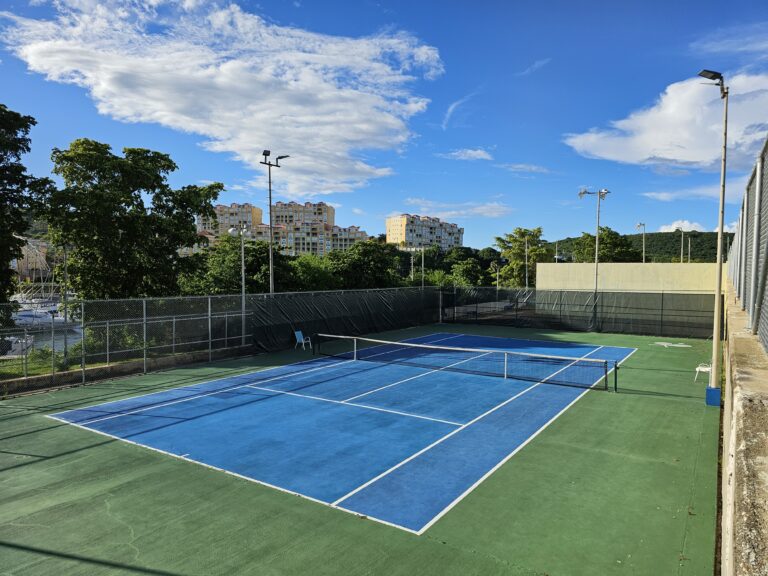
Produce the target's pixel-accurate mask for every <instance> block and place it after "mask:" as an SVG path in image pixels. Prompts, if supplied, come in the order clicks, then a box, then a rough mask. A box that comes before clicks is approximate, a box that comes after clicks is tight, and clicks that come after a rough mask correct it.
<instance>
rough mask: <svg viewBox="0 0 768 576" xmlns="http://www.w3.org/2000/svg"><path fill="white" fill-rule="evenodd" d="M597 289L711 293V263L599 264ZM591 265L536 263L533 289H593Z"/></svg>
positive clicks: (713, 270)
mask: <svg viewBox="0 0 768 576" xmlns="http://www.w3.org/2000/svg"><path fill="white" fill-rule="evenodd" d="M598 270H599V274H600V278H599V289H600V290H623V291H632V292H658V291H665V292H672V291H697V292H714V290H715V270H716V268H715V265H714V264H641V263H635V262H633V263H620V264H619V263H616V264H608V263H606V264H600V265H599V268H598ZM594 287H595V265H594V264H537V265H536V288H538V289H540V290H593V289H594Z"/></svg>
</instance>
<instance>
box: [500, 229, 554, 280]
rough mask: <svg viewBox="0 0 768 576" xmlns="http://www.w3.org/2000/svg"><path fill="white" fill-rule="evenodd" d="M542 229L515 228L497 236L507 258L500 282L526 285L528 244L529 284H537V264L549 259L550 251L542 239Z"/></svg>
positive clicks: (502, 253) (503, 254)
mask: <svg viewBox="0 0 768 576" xmlns="http://www.w3.org/2000/svg"><path fill="white" fill-rule="evenodd" d="M541 235H542V229H541V227H539V228H515V230H514V231H513V232H512V233H511V234H505V235H504V236H497V237H496V245H497V246H498V247H499V250H500V251H501V256H502V257H503V258H505V259H506V260H507V263H506V265H504V267H503V268H502V269H501V274H500V276H501V279H500V283H501V284H502V285H506V286H525V284H526V282H525V280H526V245H527V247H528V248H527V269H528V285H529V286H535V285H536V264H537V263H538V262H545V261H546V260H547V259H548V256H549V251H548V250H547V248H546V243H545V242H544V241H543V240H542V239H541Z"/></svg>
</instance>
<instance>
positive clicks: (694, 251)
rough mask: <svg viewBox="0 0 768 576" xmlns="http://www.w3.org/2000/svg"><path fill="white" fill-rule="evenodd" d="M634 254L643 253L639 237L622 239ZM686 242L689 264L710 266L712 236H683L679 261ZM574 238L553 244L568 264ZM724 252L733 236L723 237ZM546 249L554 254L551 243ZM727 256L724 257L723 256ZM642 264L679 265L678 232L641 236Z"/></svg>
mask: <svg viewBox="0 0 768 576" xmlns="http://www.w3.org/2000/svg"><path fill="white" fill-rule="evenodd" d="M624 237H625V238H627V239H628V240H629V241H630V242H631V243H632V246H633V247H635V248H637V250H640V251H642V249H643V235H642V234H626V235H624ZM688 238H690V239H691V262H714V261H715V258H716V250H717V233H716V232H686V233H685V239H684V241H683V260H684V261H685V262H687V261H688ZM577 240H578V238H563V239H562V240H557V250H558V254H560V255H561V256H564V257H566V258H567V259H568V261H570V260H571V255H572V254H573V249H574V243H575V242H576V241H577ZM724 242H725V249H726V250H727V249H728V248H729V247H730V245H731V242H733V233H730V232H726V233H725V240H724ZM547 246H548V248H550V249H551V250H552V252H554V251H555V242H554V241H552V242H548V243H547ZM726 254H727V253H726ZM645 260H646V262H679V261H680V232H648V233H646V235H645Z"/></svg>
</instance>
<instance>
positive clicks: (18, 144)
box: [0, 104, 53, 325]
mask: <svg viewBox="0 0 768 576" xmlns="http://www.w3.org/2000/svg"><path fill="white" fill-rule="evenodd" d="M35 124H37V122H36V121H35V119H34V118H32V117H31V116H22V115H21V114H19V113H18V112H14V111H13V110H9V109H8V108H7V107H6V106H5V105H3V104H0V303H7V302H8V301H9V297H10V296H11V294H12V293H13V288H14V283H15V272H14V271H13V270H12V269H11V266H10V263H11V260H14V259H16V258H21V255H22V252H21V249H22V247H23V246H24V244H25V239H24V238H23V235H24V234H25V232H26V231H27V228H28V227H29V214H30V211H31V209H32V208H33V205H32V198H33V197H34V196H35V195H37V194H40V193H42V192H43V191H45V190H46V189H48V188H50V187H52V186H53V183H52V182H51V181H50V180H48V179H47V178H35V177H33V176H30V175H29V174H27V169H26V168H25V167H24V165H23V164H22V163H21V156H22V155H23V154H26V153H28V152H29V151H30V149H31V146H30V144H31V140H30V138H29V131H30V130H31V128H32V127H33V126H34V125H35ZM3 308H5V307H3ZM9 321H10V315H8V314H6V315H5V316H3V314H2V312H0V325H3V324H5V323H8V322H9Z"/></svg>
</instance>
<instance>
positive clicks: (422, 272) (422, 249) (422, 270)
mask: <svg viewBox="0 0 768 576" xmlns="http://www.w3.org/2000/svg"><path fill="white" fill-rule="evenodd" d="M424 252H425V248H424V246H423V245H422V247H421V289H422V290H424Z"/></svg>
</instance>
